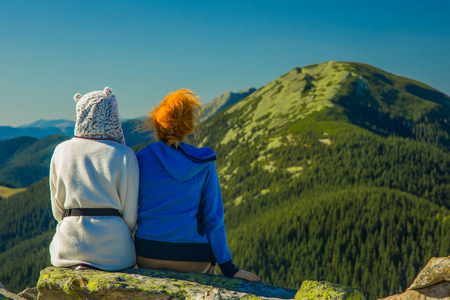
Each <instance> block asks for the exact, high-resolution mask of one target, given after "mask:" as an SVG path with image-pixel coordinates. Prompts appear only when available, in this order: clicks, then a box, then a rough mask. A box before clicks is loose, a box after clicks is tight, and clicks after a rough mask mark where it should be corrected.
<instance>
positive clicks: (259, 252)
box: [0, 62, 450, 299]
mask: <svg viewBox="0 0 450 300" xmlns="http://www.w3.org/2000/svg"><path fill="white" fill-rule="evenodd" d="M449 112H450V99H449V97H448V96H446V95H444V94H442V93H440V92H438V91H436V90H434V89H432V88H430V87H428V86H426V85H425V84H423V83H420V82H417V81H414V80H410V79H407V78H402V77H398V76H395V75H392V74H389V73H387V72H385V71H382V70H379V69H376V68H374V67H371V66H368V65H364V64H357V63H338V62H329V63H324V64H319V65H314V66H308V67H304V68H295V69H293V70H292V71H290V72H288V73H287V74H285V75H283V76H281V77H279V78H277V79H276V80H274V81H273V82H271V83H269V84H267V85H266V86H264V87H262V88H260V89H258V90H257V91H255V92H254V93H252V94H251V95H249V96H248V97H246V98H245V99H242V100H241V101H239V102H237V103H236V104H234V105H232V106H230V107H228V108H226V109H224V110H223V111H221V112H219V113H217V114H216V115H214V116H212V117H210V118H209V119H208V120H207V121H206V122H205V123H204V124H202V129H201V138H200V139H199V140H198V141H197V142H194V143H195V144H197V145H201V146H210V147H213V148H214V149H215V150H216V152H217V162H216V165H217V169H218V173H219V179H220V183H221V188H222V196H223V200H224V206H225V219H226V220H225V224H226V227H227V237H228V240H229V246H230V250H231V252H232V254H233V257H234V261H235V262H236V264H237V265H238V266H240V267H242V268H245V269H249V270H251V271H254V272H256V273H257V274H258V275H260V276H261V278H262V279H263V280H264V281H267V282H270V283H272V284H276V285H280V286H285V287H291V288H299V287H300V285H301V282H302V280H305V279H311V280H327V281H331V282H336V283H340V284H345V285H351V286H353V287H356V288H359V289H361V290H362V291H363V293H364V294H365V295H366V297H367V298H368V299H375V298H378V297H384V296H388V295H390V294H394V293H398V292H401V291H403V290H404V289H405V288H406V287H407V286H408V285H409V284H411V282H412V280H413V279H414V277H415V275H416V274H417V273H418V271H419V270H420V269H421V268H422V267H423V266H424V265H425V263H426V262H427V261H428V260H429V259H430V257H432V256H447V255H449V254H450V200H449V196H448V195H450V183H449V180H448V173H449V170H450V155H449V147H450V144H449V133H450V127H449V119H448V116H449ZM129 140H132V139H129ZM127 141H128V139H127ZM136 141H137V142H136V144H141V143H142V142H143V141H144V139H136ZM0 145H1V144H0ZM129 145H130V144H129ZM139 148H140V146H136V147H134V149H135V150H137V149H139ZM0 149H1V147H0ZM0 151H1V150H0ZM17 207H20V209H19V210H18V209H17ZM4 216H6V217H4ZM54 227H55V221H53V219H52V217H51V211H50V201H49V196H48V183H47V182H46V180H45V179H44V180H43V181H41V182H39V183H37V184H35V185H33V186H32V187H30V188H29V189H28V190H27V191H26V192H24V193H22V194H17V195H15V196H12V197H10V198H9V199H7V200H1V201H0V228H2V233H1V234H2V235H1V244H0V251H1V254H0V265H2V266H5V267H3V268H2V269H1V270H0V282H3V283H4V284H5V286H6V287H8V288H9V289H11V290H13V291H20V290H22V289H23V288H25V286H26V285H29V286H31V285H34V284H35V280H36V279H37V277H38V270H39V269H40V268H42V267H43V266H45V265H46V264H48V263H49V260H48V244H49V241H50V239H51V236H52V233H53V230H54ZM4 228H5V229H4ZM6 228H7V230H6ZM30 252H31V253H30ZM13 257H14V258H13ZM19 261H20V263H18V262H19ZM22 261H23V262H24V263H22ZM33 262H34V263H33Z"/></svg>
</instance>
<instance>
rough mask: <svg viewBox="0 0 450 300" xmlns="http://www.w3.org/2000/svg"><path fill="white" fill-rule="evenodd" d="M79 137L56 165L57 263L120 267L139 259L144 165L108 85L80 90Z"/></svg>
mask: <svg viewBox="0 0 450 300" xmlns="http://www.w3.org/2000/svg"><path fill="white" fill-rule="evenodd" d="M74 100H75V101H76V102H77V105H76V108H77V120H76V124H75V136H74V137H73V138H72V139H71V140H68V141H65V142H63V143H61V144H59V145H58V146H57V147H56V148H55V151H54V153H53V157H52V160H51V165H50V179H49V180H50V191H51V204H52V211H53V216H54V217H55V219H56V220H57V221H58V225H57V227H56V233H55V235H54V237H53V240H52V242H51V244H50V256H51V263H52V265H54V266H55V267H73V268H76V269H80V268H81V269H83V268H94V269H100V270H105V271H117V270H121V269H126V268H131V267H133V266H134V265H135V263H136V254H135V248H134V241H133V238H132V232H133V230H134V229H135V226H136V221H137V205H138V192H139V167H138V164H137V160H136V156H135V155H134V152H133V150H132V149H131V148H129V147H127V146H126V145H125V139H124V136H123V131H122V127H121V124H120V120H119V114H118V107H117V100H116V98H115V96H114V94H113V93H112V90H111V89H110V88H108V87H106V88H105V89H104V90H103V91H95V92H91V93H88V94H86V95H84V96H82V95H80V94H76V95H75V97H74Z"/></svg>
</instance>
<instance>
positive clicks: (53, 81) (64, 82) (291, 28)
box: [0, 0, 450, 126]
mask: <svg viewBox="0 0 450 300" xmlns="http://www.w3.org/2000/svg"><path fill="white" fill-rule="evenodd" d="M449 15H450V1H449V0H428V1H416V0H408V1H405V0H389V1H387V0H377V1H373V0H372V1H365V0H359V1H346V0H341V1H336V0H333V1H328V0H322V1H311V0H308V1H303V0H293V1H285V0H277V1H264V0H236V1H235V0H228V1H215V0H209V1H201V0H197V1H188V0H179V1H175V0H173V1H172V0H155V1H152V0H139V1H132V0H125V1H122V0H118V1H115V0H110V1H100V0H96V1H84V0H70V1H69V0H57V1H46V0H42V1H31V0H30V1H21V0H13V1H8V0H0V126H1V125H10V126H18V125H23V124H28V123H31V122H34V121H36V120H38V119H61V118H63V119H69V120H75V102H74V101H73V100H72V99H73V95H74V94H75V93H78V92H79V93H81V94H85V93H88V92H90V91H93V90H101V89H103V88H104V87H105V86H110V87H111V88H112V89H113V90H114V92H115V94H116V96H117V98H118V101H119V110H120V115H121V117H122V118H136V117H139V116H142V115H144V114H145V113H146V112H147V111H148V110H150V109H151V108H152V106H154V105H156V104H158V103H159V101H161V100H162V99H163V98H164V96H165V95H166V94H167V93H169V92H171V91H174V90H177V89H179V88H188V89H191V90H193V91H194V92H195V93H197V94H198V95H199V96H200V99H201V100H202V101H203V102H205V103H206V102H208V101H210V100H211V99H213V98H214V97H216V96H218V95H220V94H221V93H223V92H225V91H227V90H231V91H239V90H241V89H244V88H247V87H250V86H254V87H256V88H259V87H261V86H263V85H265V84H267V83H269V82H270V81H272V80H274V79H276V78H277V77H279V76H280V75H282V74H284V73H286V72H288V71H290V70H291V69H292V68H294V67H302V66H306V65H310V64H316V63H321V62H325V61H329V60H337V61H355V62H362V63H367V64H370V65H373V66H375V67H378V68H381V69H383V70H386V71H388V72H391V73H394V74H396V75H401V76H405V77H409V78H413V79H416V80H419V81H422V82H424V83H426V84H428V85H430V86H432V87H434V88H436V89H438V90H440V91H442V92H444V93H446V94H447V95H449V94H450V75H449V72H450V58H449V55H450V21H449V18H450V17H449Z"/></svg>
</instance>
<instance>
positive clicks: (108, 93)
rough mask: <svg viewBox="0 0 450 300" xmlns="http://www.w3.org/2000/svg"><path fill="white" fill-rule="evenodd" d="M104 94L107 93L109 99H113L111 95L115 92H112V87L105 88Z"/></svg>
mask: <svg viewBox="0 0 450 300" xmlns="http://www.w3.org/2000/svg"><path fill="white" fill-rule="evenodd" d="M103 92H105V94H106V96H107V97H111V95H112V94H113V91H112V90H111V88H110V87H105V89H104V90H103Z"/></svg>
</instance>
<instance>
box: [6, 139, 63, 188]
mask: <svg viewBox="0 0 450 300" xmlns="http://www.w3.org/2000/svg"><path fill="white" fill-rule="evenodd" d="M67 139H68V137H67V136H64V135H52V136H49V137H45V138H42V139H36V138H32V137H19V138H14V139H11V140H5V141H0V182H2V183H3V184H2V185H6V186H8V185H9V186H14V187H27V186H29V185H31V184H33V183H35V182H36V181H39V180H41V179H42V178H43V177H45V176H48V172H49V171H48V170H49V165H50V159H51V157H52V154H53V149H54V148H55V147H56V145H58V144H59V143H61V142H62V141H65V140H67Z"/></svg>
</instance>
